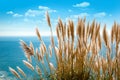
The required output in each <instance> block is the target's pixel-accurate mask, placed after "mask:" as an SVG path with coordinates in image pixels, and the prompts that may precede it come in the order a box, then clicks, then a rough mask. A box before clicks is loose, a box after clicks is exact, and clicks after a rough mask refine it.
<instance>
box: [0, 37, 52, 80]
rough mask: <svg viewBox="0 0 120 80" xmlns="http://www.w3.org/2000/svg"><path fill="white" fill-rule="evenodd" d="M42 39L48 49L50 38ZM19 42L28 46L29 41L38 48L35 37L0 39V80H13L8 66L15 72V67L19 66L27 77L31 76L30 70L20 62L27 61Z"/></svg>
mask: <svg viewBox="0 0 120 80" xmlns="http://www.w3.org/2000/svg"><path fill="white" fill-rule="evenodd" d="M42 39H43V41H44V43H45V44H46V46H47V47H48V46H49V45H50V37H42ZM20 40H23V41H25V42H26V43H27V44H28V45H29V43H30V41H31V42H33V45H34V47H35V48H39V46H40V42H39V40H38V38H37V37H0V80H3V79H4V80H6V79H8V80H12V79H13V77H14V76H13V75H12V74H11V72H10V71H9V68H8V67H9V66H10V67H12V68H14V69H15V70H17V69H16V66H19V67H20V68H21V69H23V70H24V71H25V73H26V74H27V75H31V70H29V69H28V68H27V67H26V66H25V65H24V64H23V62H22V60H27V59H26V57H25V55H24V51H23V49H22V47H21V45H20ZM52 61H53V60H52Z"/></svg>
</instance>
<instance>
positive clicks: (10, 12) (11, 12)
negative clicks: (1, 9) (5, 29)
mask: <svg viewBox="0 0 120 80" xmlns="http://www.w3.org/2000/svg"><path fill="white" fill-rule="evenodd" d="M6 14H14V12H13V11H8V12H7V13H6Z"/></svg>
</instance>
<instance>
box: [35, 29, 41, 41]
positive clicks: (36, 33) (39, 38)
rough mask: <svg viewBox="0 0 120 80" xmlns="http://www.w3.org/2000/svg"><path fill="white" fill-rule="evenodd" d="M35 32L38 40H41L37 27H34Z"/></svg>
mask: <svg viewBox="0 0 120 80" xmlns="http://www.w3.org/2000/svg"><path fill="white" fill-rule="evenodd" d="M36 34H37V37H38V39H39V40H40V41H42V38H41V36H40V33H39V30H38V28H36Z"/></svg>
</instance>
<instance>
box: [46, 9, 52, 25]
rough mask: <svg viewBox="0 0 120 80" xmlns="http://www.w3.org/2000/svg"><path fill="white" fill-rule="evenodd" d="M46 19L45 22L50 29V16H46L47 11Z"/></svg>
mask: <svg viewBox="0 0 120 80" xmlns="http://www.w3.org/2000/svg"><path fill="white" fill-rule="evenodd" d="M46 19H47V22H48V25H49V27H51V22H50V16H49V14H48V11H47V13H46Z"/></svg>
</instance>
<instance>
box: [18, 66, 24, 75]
mask: <svg viewBox="0 0 120 80" xmlns="http://www.w3.org/2000/svg"><path fill="white" fill-rule="evenodd" d="M17 69H18V71H19V73H21V74H22V75H23V76H24V77H26V74H25V73H24V71H23V70H22V69H21V68H20V67H19V66H17Z"/></svg>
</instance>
